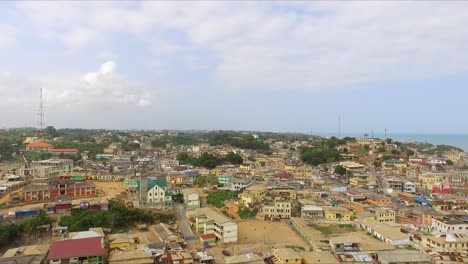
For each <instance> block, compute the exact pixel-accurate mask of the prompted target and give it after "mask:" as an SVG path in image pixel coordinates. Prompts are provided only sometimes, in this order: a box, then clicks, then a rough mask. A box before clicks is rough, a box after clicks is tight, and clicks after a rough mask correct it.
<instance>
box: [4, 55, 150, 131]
mask: <svg viewBox="0 0 468 264" xmlns="http://www.w3.org/2000/svg"><path fill="white" fill-rule="evenodd" d="M40 87H42V88H43V97H44V102H45V107H46V109H47V112H48V114H49V116H50V115H58V116H61V117H62V118H63V117H64V116H70V115H72V116H74V115H80V117H81V119H78V121H85V122H86V121H88V120H104V121H102V123H103V124H105V123H106V118H107V117H106V118H104V119H103V116H102V115H101V112H100V111H105V113H103V114H110V113H111V112H112V111H116V112H121V111H129V112H131V111H134V110H136V109H135V107H147V106H150V105H152V103H153V101H154V91H151V90H149V89H148V88H147V87H145V86H143V85H141V84H139V83H137V82H133V81H130V80H127V79H125V78H124V77H122V76H121V75H120V74H119V73H118V72H117V65H116V63H115V62H113V61H108V62H106V63H103V64H102V65H101V66H100V68H99V70H97V71H95V72H90V73H86V74H84V75H82V76H79V75H76V74H72V75H67V76H65V75H61V76H56V75H54V76H41V77H39V78H34V79H28V78H25V77H23V76H19V75H16V74H12V73H3V74H0V98H2V101H3V104H1V105H0V111H2V112H4V113H5V112H6V111H7V110H8V113H15V112H16V110H20V109H23V110H24V108H25V107H26V108H29V111H30V112H31V113H34V112H35V111H36V108H37V106H38V105H39V99H38V98H39V88H40ZM111 110H112V111H111ZM90 113H92V115H89V114H90ZM18 116H23V117H24V116H25V115H18ZM84 116H86V118H83V117H84ZM108 121H115V120H108Z"/></svg>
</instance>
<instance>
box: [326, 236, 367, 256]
mask: <svg viewBox="0 0 468 264" xmlns="http://www.w3.org/2000/svg"><path fill="white" fill-rule="evenodd" d="M330 247H331V250H332V251H334V252H352V251H361V239H360V238H359V237H354V236H337V237H331V238H330Z"/></svg>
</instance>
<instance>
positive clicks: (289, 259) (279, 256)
mask: <svg viewBox="0 0 468 264" xmlns="http://www.w3.org/2000/svg"><path fill="white" fill-rule="evenodd" d="M273 256H274V260H273V262H275V259H276V260H277V261H278V263H280V264H301V262H302V257H301V256H299V254H297V253H296V251H294V250H293V249H291V248H276V249H274V250H273Z"/></svg>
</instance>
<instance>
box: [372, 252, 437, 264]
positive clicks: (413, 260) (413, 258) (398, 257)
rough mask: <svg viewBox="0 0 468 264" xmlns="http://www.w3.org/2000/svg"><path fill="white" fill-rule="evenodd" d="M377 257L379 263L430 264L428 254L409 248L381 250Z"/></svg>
mask: <svg viewBox="0 0 468 264" xmlns="http://www.w3.org/2000/svg"><path fill="white" fill-rule="evenodd" d="M378 259H379V262H380V264H431V258H429V256H428V255H426V254H424V253H421V252H418V251H411V250H392V251H381V252H379V253H378Z"/></svg>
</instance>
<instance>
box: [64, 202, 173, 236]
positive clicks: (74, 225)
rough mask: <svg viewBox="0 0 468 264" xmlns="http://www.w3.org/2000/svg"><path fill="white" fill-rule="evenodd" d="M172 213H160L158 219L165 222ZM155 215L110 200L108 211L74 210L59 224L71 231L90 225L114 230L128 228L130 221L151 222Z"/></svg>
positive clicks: (86, 228) (90, 226)
mask: <svg viewBox="0 0 468 264" xmlns="http://www.w3.org/2000/svg"><path fill="white" fill-rule="evenodd" d="M172 218H173V216H172V215H167V216H165V215H161V216H160V219H159V220H161V221H163V222H167V221H170V220H173V219H172ZM155 220H156V218H155V216H154V215H152V214H149V213H147V212H145V211H143V210H140V209H128V208H126V207H125V206H123V205H121V204H119V203H117V202H114V201H111V202H110V203H109V210H108V211H92V210H74V211H72V215H71V216H64V217H62V219H61V220H60V225H61V226H68V229H69V230H70V231H71V232H77V231H85V230H88V229H89V228H92V227H105V228H111V229H116V230H128V229H129V225H130V224H132V223H152V222H154V221H155Z"/></svg>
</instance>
